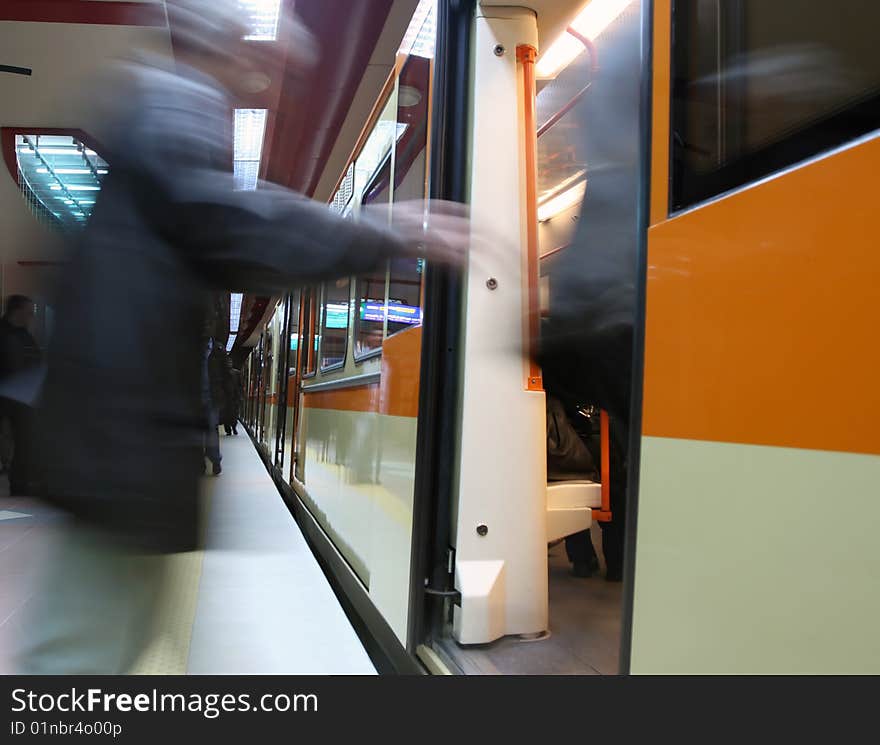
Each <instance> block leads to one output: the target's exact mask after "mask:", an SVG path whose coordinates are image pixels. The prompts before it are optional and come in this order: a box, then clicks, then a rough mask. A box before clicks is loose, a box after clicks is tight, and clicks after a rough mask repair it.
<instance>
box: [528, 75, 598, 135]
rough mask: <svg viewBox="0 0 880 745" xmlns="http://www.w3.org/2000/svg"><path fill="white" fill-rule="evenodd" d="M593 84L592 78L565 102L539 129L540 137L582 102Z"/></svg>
mask: <svg viewBox="0 0 880 745" xmlns="http://www.w3.org/2000/svg"><path fill="white" fill-rule="evenodd" d="M592 85H593V81H592V80H591V81H590V82H589V83H587V84H586V85H585V86H584V87H583V88H581V90H580V91H578V92H577V93H575V94H574V96H572V99H571V100H570V101H569V102H568V103H567V104H565V106H563V107H562V108H561V109H559V111H557V112H556V113H555V114H554V115H553V116H551V117H550V118H549V119H548V120H547V121H546V122H544V123H543V124H542V125H541V127H540V128H539V129H538V137H540V136H541V135H543V134H544V133H545V132H546V131H547V130H549V129H552V128H553V126H554V125H555V124H558V123H559V120H560V119H562V117H564V116H565V115H566V114H567V113H568V112H569V111H571V110H572V109H573V108H574V107H575V106H577V105H578V103H580V100H581V99H582V98H583V97H584V96H585V95H586V94H587V91H588V90H590V88H591V87H592Z"/></svg>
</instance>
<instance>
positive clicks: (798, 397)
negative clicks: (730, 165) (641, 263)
mask: <svg viewBox="0 0 880 745" xmlns="http://www.w3.org/2000/svg"><path fill="white" fill-rule="evenodd" d="M878 173H880V139H873V140H869V141H867V142H864V143H861V144H860V145H857V146H854V147H852V148H849V149H847V150H844V151H842V152H840V153H837V154H835V155H833V156H829V157H826V158H823V159H821V160H818V161H815V162H813V163H811V164H809V165H806V166H804V167H802V168H799V169H796V170H794V171H792V172H790V173H788V174H785V175H782V176H779V177H777V178H775V179H771V180H769V181H767V182H765V183H763V184H760V185H756V186H754V187H752V188H749V189H746V190H744V191H741V192H739V193H736V194H734V195H732V196H730V197H727V198H725V199H721V200H720V201H717V202H714V203H711V204H708V205H706V206H704V207H702V208H699V209H697V210H695V211H693V212H690V213H686V214H684V215H681V216H679V217H677V218H674V219H672V220H669V221H667V222H665V223H662V224H660V225H656V226H654V227H653V228H652V229H651V230H650V232H649V249H648V259H649V261H648V264H649V270H648V304H647V335H646V347H645V388H644V420H643V432H644V434H646V435H654V436H661V437H677V438H686V439H696V440H714V441H721V442H738V443H753V444H760V445H776V446H786V447H795V448H810V449H821V450H833V451H848V452H858V453H875V454H880V426H878V422H880V395H878V394H877V382H878V379H880V344H878V343H877V317H878V312H880V284H878V282H880V250H878V247H877V238H876V235H877V220H876V217H877V192H876V178H877V174H878Z"/></svg>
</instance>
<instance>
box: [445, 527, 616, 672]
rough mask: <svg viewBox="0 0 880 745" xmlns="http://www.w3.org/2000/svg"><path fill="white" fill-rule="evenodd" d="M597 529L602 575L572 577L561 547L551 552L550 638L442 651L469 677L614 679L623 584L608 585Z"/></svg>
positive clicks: (508, 639) (450, 645) (451, 647)
mask: <svg viewBox="0 0 880 745" xmlns="http://www.w3.org/2000/svg"><path fill="white" fill-rule="evenodd" d="M601 540H602V539H601V531H600V529H599V527H598V526H594V527H593V543H594V545H595V546H596V552H597V554H598V556H599V562H600V571H599V572H597V573H596V574H595V575H594V576H593V577H590V578H589V579H584V578H579V577H574V576H572V574H571V564H569V562H568V559H567V558H566V555H565V546H564V545H563V544H562V543H559V544H557V545H554V546H552V547H551V548H550V549H549V555H548V564H549V572H550V577H549V580H550V582H549V584H550V634H549V636H545V637H541V638H538V639H534V640H527V639H519V638H516V637H505V638H504V639H499V640H498V641H496V642H493V643H492V644H481V645H473V646H467V647H462V646H459V645H456V644H454V643H451V642H450V643H447V644H446V645H445V651H446V652H447V654H448V655H449V656H450V657H451V658H452V660H453V661H454V662H455V664H456V665H457V666H458V667H460V668H461V670H462V672H464V673H466V674H470V675H616V674H617V672H618V664H619V655H620V624H621V602H622V588H623V586H622V584H621V583H619V582H616V583H612V582H606V581H605V578H604V572H605V562H604V560H603V559H602V554H601V551H600V546H601Z"/></svg>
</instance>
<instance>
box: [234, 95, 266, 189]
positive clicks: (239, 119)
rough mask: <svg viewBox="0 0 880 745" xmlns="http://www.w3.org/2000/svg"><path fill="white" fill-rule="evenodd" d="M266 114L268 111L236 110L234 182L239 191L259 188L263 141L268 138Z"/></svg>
mask: <svg viewBox="0 0 880 745" xmlns="http://www.w3.org/2000/svg"><path fill="white" fill-rule="evenodd" d="M266 113H267V112H266V109H236V110H235V156H234V157H235V164H234V170H235V174H234V181H235V188H236V189H237V190H239V191H253V190H254V189H256V188H257V180H258V176H259V170H260V169H259V164H260V160H261V159H262V157H263V139H264V138H265V136H266ZM248 165H251V168H248V167H247V166H248ZM254 166H256V167H254Z"/></svg>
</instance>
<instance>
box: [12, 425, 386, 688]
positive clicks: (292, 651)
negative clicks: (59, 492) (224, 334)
mask: <svg viewBox="0 0 880 745" xmlns="http://www.w3.org/2000/svg"><path fill="white" fill-rule="evenodd" d="M239 431H240V432H241V428H240V429H239ZM220 444H221V448H222V452H223V473H222V474H220V476H218V477H216V478H206V479H205V480H204V482H203V488H204V497H205V504H206V511H207V520H206V540H205V550H204V551H198V552H192V553H188V554H179V555H173V556H171V557H169V559H168V561H169V571H170V575H169V576H170V580H169V581H168V582H167V583H166V593H165V596H164V597H163V598H162V601H161V603H160V607H159V608H158V614H159V619H160V621H159V623H158V633H157V634H156V635H155V636H154V638H153V642H152V644H151V646H150V647H149V648H148V649H147V651H146V652H145V653H144V655H143V656H142V657H141V659H140V661H139V662H138V664H137V665H136V667H135V669H134V670H132V672H135V673H141V674H207V675H212V674H244V675H249V674H279V675H284V674H297V675H309V674H315V675H321V674H364V675H370V674H375V672H376V670H375V668H374V666H373V665H372V663H371V661H370V659H369V657H368V656H367V653H366V652H365V650H364V648H363V645H362V644H361V642H360V640H359V639H358V637H357V635H356V634H355V632H354V629H353V628H352V626H351V623H350V622H349V620H348V618H347V617H346V615H345V613H344V612H343V610H342V608H341V606H340V604H339V601H338V600H337V598H336V596H335V595H334V593H333V591H332V589H331V587H330V585H329V583H328V581H327V579H326V577H325V575H324V573H323V572H322V571H321V568H320V567H319V565H318V563H317V561H316V559H315V557H314V555H313V553H312V551H311V549H310V548H309V546H308V544H307V543H306V541H305V538H304V537H303V535H302V533H301V532H300V530H299V528H298V526H297V525H296V523H295V522H294V520H293V518H292V516H291V515H290V513H289V512H288V510H287V508H286V507H285V505H284V503H283V502H282V500H281V499H280V497H279V495H278V491H277V489H276V487H275V485H274V484H273V483H272V481H271V479H270V477H269V475H268V474H267V473H266V469H265V468H264V466H263V464H262V462H261V461H260V459H259V456H258V455H257V453H256V451H255V450H254V447H253V445H252V443H251V441H250V439H249V438H248V437H247V435H245V434H244V433H241V434H239V435H238V436H237V437H235V436H233V437H222V436H221V438H220ZM0 490H2V491H0V673H9V672H12V662H11V650H12V649H13V646H14V641H15V638H16V636H17V635H18V634H20V633H21V632H22V629H23V625H24V623H25V618H26V617H27V605H28V603H29V602H30V601H31V600H32V598H33V597H34V594H35V593H37V592H40V589H39V588H40V585H39V584H38V583H37V582H36V579H35V577H36V576H37V575H38V573H39V571H40V565H41V562H42V561H43V557H44V556H45V555H47V548H48V547H49V545H50V544H51V541H52V539H53V533H54V531H55V530H57V528H58V526H59V525H60V524H62V523H63V519H62V518H61V517H60V516H59V515H58V514H57V513H54V512H53V511H52V510H50V509H48V508H47V507H46V506H45V505H43V504H41V503H39V502H36V501H34V500H30V499H26V498H21V497H14V498H13V497H9V496H7V495H8V493H9V491H8V482H7V481H6V478H5V477H3V478H2V479H0Z"/></svg>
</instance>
